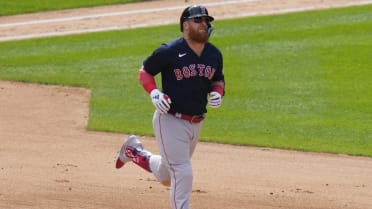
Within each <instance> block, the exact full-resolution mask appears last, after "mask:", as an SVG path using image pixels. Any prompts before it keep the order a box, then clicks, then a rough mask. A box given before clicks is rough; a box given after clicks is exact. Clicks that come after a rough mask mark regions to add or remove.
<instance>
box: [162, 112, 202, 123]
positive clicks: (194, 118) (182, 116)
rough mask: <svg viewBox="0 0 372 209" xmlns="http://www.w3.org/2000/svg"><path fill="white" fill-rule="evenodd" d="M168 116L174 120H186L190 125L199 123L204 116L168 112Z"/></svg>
mask: <svg viewBox="0 0 372 209" xmlns="http://www.w3.org/2000/svg"><path fill="white" fill-rule="evenodd" d="M168 113H169V114H171V115H173V116H174V117H176V118H180V119H182V120H187V121H189V122H190V123H200V122H201V121H202V120H204V118H205V115H204V114H203V115H186V114H182V113H178V112H168Z"/></svg>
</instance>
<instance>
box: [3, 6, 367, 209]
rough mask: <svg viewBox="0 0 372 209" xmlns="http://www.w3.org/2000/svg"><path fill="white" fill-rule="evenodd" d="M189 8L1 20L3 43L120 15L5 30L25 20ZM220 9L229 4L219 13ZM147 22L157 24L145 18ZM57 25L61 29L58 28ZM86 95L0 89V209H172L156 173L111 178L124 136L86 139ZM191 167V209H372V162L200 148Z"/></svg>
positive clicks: (214, 10)
mask: <svg viewBox="0 0 372 209" xmlns="http://www.w3.org/2000/svg"><path fill="white" fill-rule="evenodd" d="M193 2H194V1H190V0H189V2H187V3H185V2H184V1H153V2H152V1H151V2H145V3H140V4H130V5H125V6H114V7H96V8H92V9H80V10H66V11H60V12H48V13H38V14H31V15H19V16H11V17H2V18H0V27H2V28H1V32H0V33H1V34H0V37H7V39H9V37H13V38H15V39H19V38H20V37H21V38H27V37H31V36H30V34H34V35H35V34H39V35H40V36H44V35H45V34H48V33H49V32H50V31H53V32H56V31H57V32H58V31H60V32H62V34H63V33H72V32H71V31H75V32H76V31H78V30H82V29H87V30H88V31H89V30H91V29H92V28H94V27H95V26H94V25H96V26H97V27H98V26H99V27H101V26H102V25H103V24H104V23H103V22H105V24H106V22H107V24H109V22H110V21H114V20H112V19H111V18H114V17H115V18H117V16H114V15H113V16H108V17H107V19H106V17H105V18H103V17H101V18H98V19H97V20H96V21H93V20H92V18H86V19H84V18H82V19H81V18H75V19H77V20H74V21H72V20H69V21H62V20H60V22H47V21H46V22H45V23H43V24H42V23H34V24H33V26H30V25H29V24H24V25H18V26H12V27H13V28H12V27H11V28H10V29H9V28H7V27H5V26H4V24H5V23H6V24H10V23H15V22H18V23H20V22H22V21H23V20H22V18H26V19H25V20H27V21H30V19H29V18H33V19H32V20H34V21H36V20H45V18H49V17H53V18H56V17H57V16H58V18H66V17H76V15H80V16H84V15H85V16H89V14H106V13H110V12H111V11H112V12H118V11H119V10H120V8H123V7H125V8H126V9H125V11H132V10H135V9H139V10H142V12H145V11H146V9H154V8H160V7H170V8H172V7H173V8H175V7H177V8H178V6H185V5H187V4H192V3H193ZM200 2H202V3H206V4H209V5H210V6H208V8H209V10H210V13H211V14H212V15H214V16H216V17H220V18H224V17H225V18H227V17H228V14H236V13H238V12H236V11H239V12H241V15H244V14H243V13H245V14H246V15H250V14H254V13H255V14H261V13H270V12H273V11H274V12H275V10H276V11H281V12H285V11H292V10H293V8H299V9H300V10H301V8H303V9H309V8H326V7H332V6H341V5H342V4H344V5H345V4H346V5H347V4H351V3H361V2H362V3H363V2H366V1H353V0H349V1H346V0H345V1H343V0H337V1H336V0H334V1H331V0H312V1H310V0H296V1H295V0H292V1H291V0H285V1H284V0H283V1H270V0H261V1H227V0H226V1H213V2H215V4H212V3H213V2H212V1H200ZM216 2H223V3H224V4H222V5H223V6H220V4H217V3H216ZM232 5H233V6H232ZM234 6H235V8H233V7H234ZM230 7H231V8H230ZM129 8H130V9H131V10H129ZM285 9H286V10H285ZM176 10H177V9H174V11H173V10H172V9H169V11H168V10H167V12H162V13H161V15H159V16H162V18H163V21H166V20H170V19H177V17H178V16H179V10H177V11H176ZM181 10H182V9H181ZM137 12H138V11H137ZM168 12H169V13H168ZM167 15H169V16H167ZM224 15H225V16H224ZM236 15H237V14H236ZM118 16H120V15H118ZM124 16H125V17H129V16H130V15H128V14H126V15H124ZM139 16H141V18H145V16H146V15H136V18H134V17H132V18H133V19H135V20H138V19H139ZM151 16H153V17H154V18H152V19H156V17H157V16H158V15H157V13H156V12H154V14H152V15H151ZM125 17H123V16H121V17H120V18H121V19H122V20H123V18H125ZM231 17H232V16H231ZM93 19H94V18H93ZM75 21H76V22H75ZM99 21H102V22H99ZM133 21H134V20H133ZM93 22H95V23H94V24H93ZM141 22H142V23H143V22H148V24H157V23H153V22H152V20H149V19H143V20H141ZM163 23H164V22H161V21H160V23H159V24H163ZM1 24H2V25H1ZM54 24H55V25H59V26H58V27H56V28H55V27H53V26H54ZM133 24H134V23H133ZM88 25H89V27H88ZM70 26H71V28H70ZM75 26H76V27H75ZM80 27H81V28H80ZM97 27H96V28H97ZM108 27H111V26H108ZM123 27H124V26H123ZM42 28H43V29H42ZM62 28H63V30H62ZM118 28H119V26H118ZM3 29H4V30H3ZM8 30H9V31H8ZM12 30H13V32H14V33H13V35H9V36H7V35H5V34H12V32H11V31H12ZM102 30H103V29H102ZM17 31H21V32H20V33H17ZM80 32H81V31H80ZM34 35H33V36H34ZM49 35H51V34H49ZM56 35H58V34H56ZM17 37H18V38H17ZM89 96H90V92H89V90H86V89H81V88H71V87H61V86H44V85H35V84H24V83H16V82H7V81H1V82H0V208H4V209H26V208H27V209H43V208H45V209H62V208H63V209H67V208H71V209H78V208H81V209H87V208H89V209H102V208H105V209H119V208H128V209H147V208H151V209H166V208H170V202H169V189H168V188H166V187H163V186H161V185H160V184H159V183H157V182H156V181H155V178H154V177H153V176H152V174H150V173H147V172H145V171H143V170H142V169H140V168H138V167H136V166H135V165H134V164H128V165H126V166H125V167H124V168H122V169H120V170H116V169H115V159H116V157H117V152H118V149H119V148H120V146H121V143H122V140H123V138H125V137H126V135H122V134H110V133H101V132H91V131H87V130H86V125H87V117H88V111H89V110H88V107H89ZM149 123H150V121H149ZM140 140H141V141H142V142H143V143H144V145H145V147H146V148H147V149H148V150H151V151H153V152H154V153H158V150H157V147H156V143H155V140H154V139H153V138H149V137H140ZM192 163H193V169H194V184H193V194H192V196H191V207H192V208H193V209H212V208H213V209H222V208H223V209H279V208H281V209H341V208H342V209H370V208H372V198H371V197H372V196H371V195H372V183H371V182H372V158H365V157H351V156H344V155H331V154H314V153H303V152H296V151H286V150H277V149H267V148H255V147H239V146H230V145H219V144H211V143H199V144H198V146H197V149H196V152H195V155H194V157H193V159H192Z"/></svg>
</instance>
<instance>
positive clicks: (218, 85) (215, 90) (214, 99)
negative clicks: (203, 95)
mask: <svg viewBox="0 0 372 209" xmlns="http://www.w3.org/2000/svg"><path fill="white" fill-rule="evenodd" d="M210 89H211V91H210V93H209V101H208V103H209V105H210V106H211V107H213V108H218V107H220V106H221V104H222V97H223V96H224V95H225V82H224V81H223V80H222V81H214V82H213V83H212V84H211V87H210Z"/></svg>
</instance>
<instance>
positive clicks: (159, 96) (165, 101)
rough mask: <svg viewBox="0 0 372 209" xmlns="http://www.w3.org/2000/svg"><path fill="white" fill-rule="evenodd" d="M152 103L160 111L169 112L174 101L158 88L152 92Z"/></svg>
mask: <svg viewBox="0 0 372 209" xmlns="http://www.w3.org/2000/svg"><path fill="white" fill-rule="evenodd" d="M150 96H151V100H152V103H153V104H154V106H155V107H156V109H157V110H158V111H159V112H160V113H167V112H168V110H169V109H170V104H171V103H172V101H171V100H170V98H169V97H168V95H166V94H164V93H162V92H161V91H159V90H158V89H154V90H152V91H151V93H150Z"/></svg>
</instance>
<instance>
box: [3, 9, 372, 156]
mask: <svg viewBox="0 0 372 209" xmlns="http://www.w3.org/2000/svg"><path fill="white" fill-rule="evenodd" d="M370 11H372V5H367V6H358V7H350V8H344V9H333V10H323V11H313V12H303V13H292V14H285V15H274V16H264V17H251V18H242V19H235V20H217V21H216V22H215V28H216V29H215V32H214V34H213V35H212V39H211V41H212V42H213V43H215V44H216V45H217V46H218V47H219V48H220V49H221V51H222V52H223V54H224V64H225V74H226V85H227V87H226V91H227V93H226V96H225V98H224V100H223V106H222V107H221V108H220V109H217V110H214V109H209V114H208V118H207V120H206V121H205V123H204V126H203V131H202V140H204V141H213V142H218V143H232V144H241V145H254V146H264V147H275V148H284V149H296V150H304V151H315V152H330V153H345V154H351V155H365V156H372V82H371V78H372V68H371V66H372V59H371V54H372V39H371V35H372V32H371V28H372V13H371V12H370ZM178 28H179V27H178V25H169V26H161V27H152V28H141V29H132V30H123V31H112V32H100V33H92V34H83V35H72V36H64V37H53V38H43V39H34V40H24V41H12V42H4V43H0V63H1V69H0V79H2V80H17V81H26V82H38V83H47V84H61V85H70V86H82V87H88V88H91V89H92V97H91V103H90V114H89V129H91V130H99V131H110V132H121V133H135V134H146V135H152V133H153V132H152V125H151V119H152V112H153V109H154V108H153V106H152V103H151V101H150V99H149V96H148V95H147V94H146V93H145V91H144V90H143V89H142V87H141V86H140V85H139V82H138V80H137V72H138V69H139V67H140V66H141V64H142V61H143V60H144V59H145V58H146V57H147V56H148V55H149V54H151V53H152V50H153V49H155V48H156V47H157V46H159V44H161V43H163V42H166V41H169V40H172V39H174V38H177V37H179V36H180V35H181V34H180V33H179V32H178ZM25 99H27V98H25Z"/></svg>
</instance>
